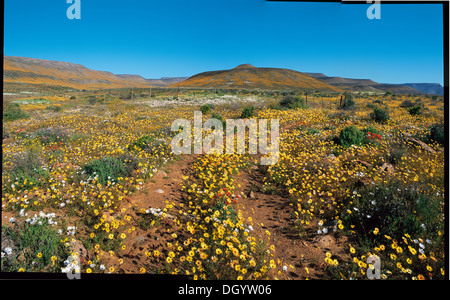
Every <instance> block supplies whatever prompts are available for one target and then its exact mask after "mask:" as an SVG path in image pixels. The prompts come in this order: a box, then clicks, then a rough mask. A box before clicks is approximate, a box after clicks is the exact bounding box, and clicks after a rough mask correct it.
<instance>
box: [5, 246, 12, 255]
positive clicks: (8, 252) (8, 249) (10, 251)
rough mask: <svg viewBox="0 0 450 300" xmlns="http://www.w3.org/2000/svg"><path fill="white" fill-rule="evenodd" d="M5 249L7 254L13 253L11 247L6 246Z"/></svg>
mask: <svg viewBox="0 0 450 300" xmlns="http://www.w3.org/2000/svg"><path fill="white" fill-rule="evenodd" d="M3 251H5V253H6V254H7V255H11V254H12V249H11V248H10V247H6V248H5V249H3Z"/></svg>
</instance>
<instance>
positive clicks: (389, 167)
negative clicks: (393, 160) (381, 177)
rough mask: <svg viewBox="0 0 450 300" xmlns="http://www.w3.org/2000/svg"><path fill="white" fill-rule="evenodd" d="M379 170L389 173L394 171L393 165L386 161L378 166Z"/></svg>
mask: <svg viewBox="0 0 450 300" xmlns="http://www.w3.org/2000/svg"><path fill="white" fill-rule="evenodd" d="M380 172H386V174H388V175H390V174H392V173H394V172H395V168H394V166H393V165H391V164H388V163H384V164H383V165H382V166H381V167H380Z"/></svg>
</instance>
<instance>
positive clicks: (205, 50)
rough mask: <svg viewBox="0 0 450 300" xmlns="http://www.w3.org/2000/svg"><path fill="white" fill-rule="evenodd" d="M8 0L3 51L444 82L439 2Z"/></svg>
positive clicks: (92, 62) (158, 72) (97, 65)
mask: <svg viewBox="0 0 450 300" xmlns="http://www.w3.org/2000/svg"><path fill="white" fill-rule="evenodd" d="M80 2H81V20H69V19H68V18H67V17H66V11H67V8H68V7H69V6H70V4H67V3H66V0H39V1H38V0H20V1H18V0H5V21H4V24H5V27H4V28H5V29H4V54H5V55H11V56H25V57H33V58H43V59H50V60H60V61H67V62H73V63H79V64H82V65H84V66H86V67H88V68H91V69H94V70H102V71H110V72H113V73H115V74H123V73H127V74H139V75H141V76H143V77H145V78H159V77H163V76H191V75H194V74H196V73H199V72H203V71H209V70H220V69H229V68H233V67H235V66H237V65H239V64H242V63H250V64H252V65H254V66H257V67H280V68H289V69H293V70H297V71H301V72H321V73H324V74H326V75H328V76H342V77H350V78H370V79H373V80H375V81H377V82H382V83H406V82H430V83H431V82H435V83H440V84H443V13H442V5H440V4H381V19H379V20H376V19H375V20H370V19H368V18H367V16H366V10H367V8H368V7H369V6H370V4H340V3H333V2H327V3H314V2H266V1H264V0H128V1H124V0H80Z"/></svg>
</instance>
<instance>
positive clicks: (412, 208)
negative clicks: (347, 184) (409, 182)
mask: <svg viewBox="0 0 450 300" xmlns="http://www.w3.org/2000/svg"><path fill="white" fill-rule="evenodd" d="M357 195H359V196H356V195H355V196H354V197H352V198H351V200H350V199H349V201H351V204H350V207H349V210H350V211H351V213H348V212H347V213H345V214H344V215H343V218H342V220H343V222H344V225H347V226H348V227H347V228H350V226H351V225H352V226H354V227H353V229H352V230H354V232H355V233H356V236H357V237H358V238H360V240H367V237H369V236H371V237H372V238H376V237H379V236H381V237H383V236H384V235H388V236H390V237H391V238H393V239H401V237H402V236H403V235H404V234H405V233H408V234H410V235H411V236H415V237H424V236H427V237H428V238H432V237H433V235H436V236H434V237H437V233H438V231H439V230H442V229H443V228H442V226H443V211H442V210H441V204H440V202H441V201H440V200H441V199H440V198H439V197H437V196H435V193H428V192H426V191H423V190H421V189H419V188H418V187H415V186H407V187H405V186H404V184H403V183H402V182H400V181H396V180H390V181H388V182H386V183H381V184H378V185H373V184H369V185H366V186H363V187H361V188H359V189H358V190H357ZM375 228H378V229H379V234H378V235H377V236H374V234H373V233H372V232H373V230H374V229H375Z"/></svg>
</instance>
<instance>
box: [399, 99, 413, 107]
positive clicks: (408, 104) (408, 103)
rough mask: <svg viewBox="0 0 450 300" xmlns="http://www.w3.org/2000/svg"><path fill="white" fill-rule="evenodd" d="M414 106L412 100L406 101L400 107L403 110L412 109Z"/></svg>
mask: <svg viewBox="0 0 450 300" xmlns="http://www.w3.org/2000/svg"><path fill="white" fill-rule="evenodd" d="M413 106H414V103H412V102H411V100H405V101H403V102H402V103H401V104H400V107H402V108H410V107H413Z"/></svg>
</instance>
